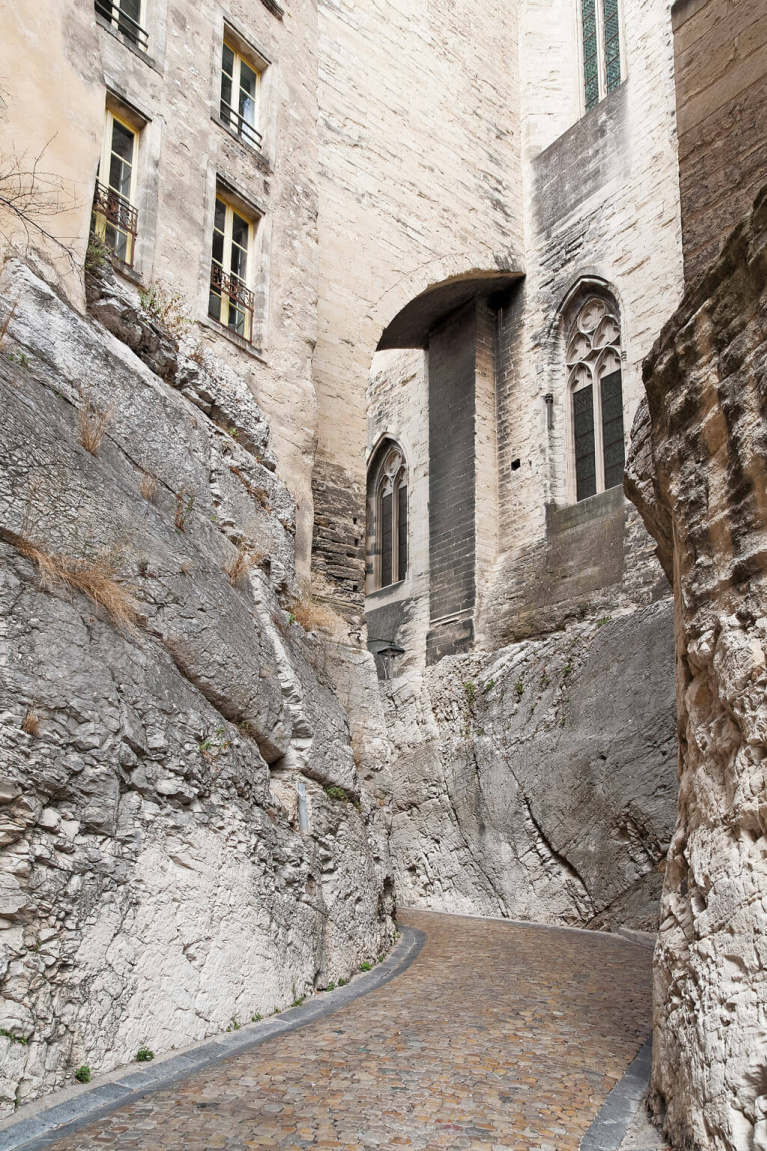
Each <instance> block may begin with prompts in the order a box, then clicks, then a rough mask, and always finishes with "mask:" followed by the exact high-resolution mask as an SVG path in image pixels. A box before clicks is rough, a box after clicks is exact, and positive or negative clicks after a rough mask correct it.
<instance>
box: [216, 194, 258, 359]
mask: <svg viewBox="0 0 767 1151" xmlns="http://www.w3.org/2000/svg"><path fill="white" fill-rule="evenodd" d="M254 230H255V229H254V224H253V221H252V220H248V219H247V218H246V217H245V216H243V215H242V213H241V212H239V211H238V210H237V209H236V208H234V207H233V206H232V205H231V204H230V203H228V202H227V201H226V200H224V199H222V197H221V196H216V210H215V217H214V220H213V253H212V256H213V258H212V261H211V273H210V296H209V303H208V312H209V314H210V315H211V316H213V318H214V319H216V320H218V322H219V323H220V324H224V325H225V326H226V327H227V328H231V329H232V331H233V332H236V333H237V335H238V336H242V337H243V339H246V340H251V339H252V338H253V303H254V297H253V292H252V291H251V290H250V289H249V287H248V275H249V269H248V264H249V260H250V249H251V246H252V238H253V232H254Z"/></svg>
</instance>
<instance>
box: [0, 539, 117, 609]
mask: <svg viewBox="0 0 767 1151" xmlns="http://www.w3.org/2000/svg"><path fill="white" fill-rule="evenodd" d="M4 534H5V535H6V536H7V537H8V538H9V540H10V542H11V543H13V545H14V546H15V547H16V548H17V549H18V551H20V552H21V554H22V555H24V556H26V557H27V559H30V560H32V561H33V562H34V563H36V564H37V567H38V571H39V572H40V583H41V584H42V586H43V587H44V588H46V589H48V590H49V591H51V590H53V589H54V588H56V587H62V586H63V587H66V588H68V589H69V590H70V591H79V592H82V593H83V595H86V596H87V597H88V599H90V600H92V601H93V603H95V604H98V605H99V607H103V608H104V610H105V611H106V613H107V615H108V616H109V618H110V619H111V620H112V623H114V624H115V625H116V626H117V627H127V628H132V627H134V626H135V625H136V624H137V623H138V621H139V618H140V613H139V605H138V603H137V602H136V600H135V599H134V598H133V596H132V595H131V593H130V591H129V590H128V588H127V587H125V585H124V584H122V583H119V582H118V580H117V579H116V576H117V575H118V572H119V557H118V555H117V553H115V552H113V551H109V552H103V553H101V554H100V555H97V556H90V557H88V558H86V559H74V558H72V557H70V556H62V555H52V554H51V553H50V552H47V551H44V550H43V549H42V548H39V547H38V546H37V545H36V544H33V543H32V542H31V541H30V540H28V539H25V537H24V536H17V535H14V533H12V532H7V533H4Z"/></svg>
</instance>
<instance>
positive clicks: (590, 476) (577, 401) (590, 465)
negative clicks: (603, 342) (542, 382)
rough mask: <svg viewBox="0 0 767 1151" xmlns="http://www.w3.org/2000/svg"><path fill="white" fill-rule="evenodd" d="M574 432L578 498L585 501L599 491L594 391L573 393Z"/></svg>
mask: <svg viewBox="0 0 767 1151" xmlns="http://www.w3.org/2000/svg"><path fill="white" fill-rule="evenodd" d="M573 430H574V436H575V483H576V498H577V499H579V500H585V499H586V498H587V497H588V496H593V495H594V494H595V493H596V490H597V460H596V452H595V448H594V389H593V387H592V385H591V384H589V386H588V387H587V388H581V389H580V391H577V392H573Z"/></svg>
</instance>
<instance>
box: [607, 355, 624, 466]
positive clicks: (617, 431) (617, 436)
mask: <svg viewBox="0 0 767 1151" xmlns="http://www.w3.org/2000/svg"><path fill="white" fill-rule="evenodd" d="M602 438H603V442H604V460H605V487H606V488H614V487H616V486H617V485H618V484H621V483H623V465H624V462H625V446H624V442H623V391H622V388H621V373H620V369H618V371H617V372H611V373H610V375H609V376H604V377H603V379H602Z"/></svg>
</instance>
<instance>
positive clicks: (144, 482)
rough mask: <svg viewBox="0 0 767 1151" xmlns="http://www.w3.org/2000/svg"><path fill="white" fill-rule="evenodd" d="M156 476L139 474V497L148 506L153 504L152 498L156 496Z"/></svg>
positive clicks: (146, 473) (145, 473)
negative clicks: (141, 497)
mask: <svg viewBox="0 0 767 1151" xmlns="http://www.w3.org/2000/svg"><path fill="white" fill-rule="evenodd" d="M159 482H160V481H159V480H158V478H157V476H153V475H152V473H151V472H142V473H141V495H142V496H143V498H144V499H145V500H146V501H147V503H149V504H153V503H154V497H155V496H156V495H157V485H158V484H159Z"/></svg>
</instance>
